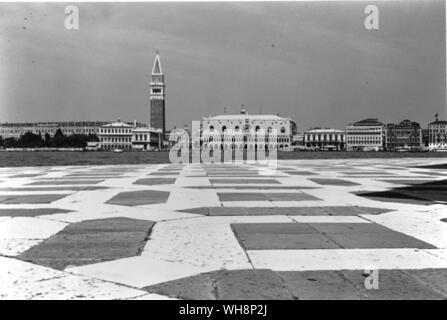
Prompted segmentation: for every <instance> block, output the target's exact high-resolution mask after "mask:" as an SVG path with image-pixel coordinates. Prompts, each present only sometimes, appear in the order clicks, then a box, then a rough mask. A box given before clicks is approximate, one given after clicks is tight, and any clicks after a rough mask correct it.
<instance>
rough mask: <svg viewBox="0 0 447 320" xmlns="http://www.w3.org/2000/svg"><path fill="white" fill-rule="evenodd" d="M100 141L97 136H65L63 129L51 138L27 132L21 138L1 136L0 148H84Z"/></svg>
mask: <svg viewBox="0 0 447 320" xmlns="http://www.w3.org/2000/svg"><path fill="white" fill-rule="evenodd" d="M92 141H99V139H98V137H97V136H96V134H71V135H65V134H64V133H63V132H62V130H61V129H58V130H56V132H55V134H54V135H53V136H51V135H50V134H49V133H45V134H44V135H41V134H36V133H32V132H26V133H25V134H23V135H21V136H20V137H19V138H14V137H8V138H3V137H1V136H0V148H3V149H8V148H82V149H84V148H85V147H86V146H87V142H92Z"/></svg>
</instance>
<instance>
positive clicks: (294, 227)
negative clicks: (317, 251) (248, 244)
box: [231, 222, 318, 235]
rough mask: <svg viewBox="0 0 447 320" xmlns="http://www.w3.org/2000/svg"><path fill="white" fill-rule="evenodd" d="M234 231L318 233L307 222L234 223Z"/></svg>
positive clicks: (245, 232) (246, 232)
mask: <svg viewBox="0 0 447 320" xmlns="http://www.w3.org/2000/svg"><path fill="white" fill-rule="evenodd" d="M231 227H232V228H233V231H234V232H236V233H237V234H239V235H245V234H251V233H261V234H312V233H313V234H316V233H318V232H317V231H316V230H315V229H314V228H312V226H311V225H309V224H307V223H294V222H291V223H234V224H232V225H231Z"/></svg>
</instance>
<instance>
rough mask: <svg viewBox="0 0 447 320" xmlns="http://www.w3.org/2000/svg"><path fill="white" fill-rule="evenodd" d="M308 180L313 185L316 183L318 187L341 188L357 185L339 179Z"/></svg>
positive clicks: (356, 184)
mask: <svg viewBox="0 0 447 320" xmlns="http://www.w3.org/2000/svg"><path fill="white" fill-rule="evenodd" d="M308 180H311V181H313V182H315V183H318V184H320V185H328V186H343V187H350V186H358V185H359V184H358V183H355V182H352V181H347V180H341V179H319V178H309V179H308Z"/></svg>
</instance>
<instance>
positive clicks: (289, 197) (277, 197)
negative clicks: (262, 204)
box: [266, 192, 321, 201]
mask: <svg viewBox="0 0 447 320" xmlns="http://www.w3.org/2000/svg"><path fill="white" fill-rule="evenodd" d="M266 195H267V197H268V199H269V200H270V201H319V200H321V199H319V198H317V197H314V196H312V195H310V194H307V193H304V192H300V193H279V192H278V193H267V194H266Z"/></svg>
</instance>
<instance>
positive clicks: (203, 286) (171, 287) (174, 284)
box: [142, 273, 216, 300]
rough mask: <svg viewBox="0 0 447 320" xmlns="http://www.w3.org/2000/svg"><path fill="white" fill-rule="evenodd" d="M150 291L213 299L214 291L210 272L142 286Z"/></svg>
mask: <svg viewBox="0 0 447 320" xmlns="http://www.w3.org/2000/svg"><path fill="white" fill-rule="evenodd" d="M142 289H143V290H146V291H148V292H151V293H157V294H161V295H165V296H168V297H176V298H180V299H185V300H215V299H216V296H215V293H216V292H215V291H216V289H215V288H214V284H213V280H212V279H211V274H209V273H202V274H199V275H196V276H192V277H187V278H182V279H178V280H174V281H168V282H163V283H161V284H156V285H153V286H148V287H144V288H142Z"/></svg>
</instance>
